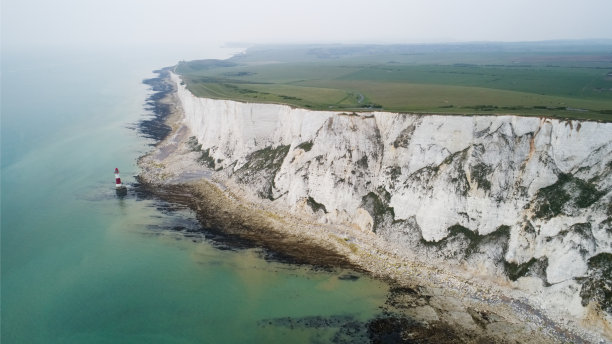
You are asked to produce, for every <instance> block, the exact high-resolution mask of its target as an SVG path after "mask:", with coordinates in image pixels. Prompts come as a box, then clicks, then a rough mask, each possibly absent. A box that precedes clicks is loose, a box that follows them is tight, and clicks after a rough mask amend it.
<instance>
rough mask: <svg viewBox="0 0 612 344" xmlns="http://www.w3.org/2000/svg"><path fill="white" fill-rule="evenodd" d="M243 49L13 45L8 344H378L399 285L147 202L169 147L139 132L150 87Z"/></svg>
mask: <svg viewBox="0 0 612 344" xmlns="http://www.w3.org/2000/svg"><path fill="white" fill-rule="evenodd" d="M233 53H235V51H229V49H224V48H217V47H213V48H199V50H193V51H190V52H189V54H187V53H185V54H180V52H177V51H168V49H164V48H163V47H152V48H148V49H142V50H139V49H136V48H133V49H132V48H126V49H116V50H115V51H113V50H100V51H80V50H78V49H74V50H69V51H64V50H61V49H56V50H53V49H49V50H48V51H35V50H30V51H25V50H24V51H19V52H10V51H8V52H7V51H2V61H1V62H2V70H1V78H2V85H1V160H0V161H1V189H0V190H1V213H0V216H1V232H0V233H1V236H0V239H1V304H0V305H1V309H0V311H1V312H0V316H1V332H0V333H1V342H2V343H3V344H10V343H329V342H334V343H345V342H346V343H348V342H351V343H353V342H368V341H369V337H368V321H370V320H371V319H374V318H376V317H377V316H379V315H380V314H381V311H382V307H383V305H384V303H385V301H386V298H387V295H388V292H389V286H388V285H387V284H385V283H383V282H381V281H378V280H375V279H372V278H370V277H368V276H366V275H363V274H360V273H358V272H354V271H346V270H338V269H322V268H319V267H313V266H308V265H296V264H292V263H291V262H285V261H283V260H282V259H271V258H270V257H274V255H273V254H270V252H266V251H265V250H264V249H262V248H257V247H249V248H244V247H233V246H232V245H231V244H227V243H225V244H220V243H218V242H216V241H215V239H214V237H211V236H209V235H206V233H205V232H202V229H201V228H200V225H199V224H198V222H197V221H196V219H195V216H194V214H193V213H192V212H191V211H190V210H189V209H186V208H184V207H180V206H174V205H171V204H166V203H164V202H163V201H161V200H158V199H155V198H154V197H151V196H148V195H146V194H142V193H140V192H139V187H138V183H137V181H136V178H135V176H136V175H138V173H139V170H138V167H137V164H136V161H137V159H138V157H140V156H142V155H144V154H146V152H147V151H149V150H150V149H151V145H152V144H154V142H153V141H152V140H151V139H148V138H145V137H144V136H143V135H142V134H141V133H140V132H139V131H138V123H139V122H140V121H142V120H144V119H147V118H150V117H151V116H152V112H151V109H150V106H148V105H147V98H148V97H149V96H150V95H151V93H152V91H151V89H150V88H149V86H147V85H146V84H143V82H142V81H143V79H147V78H152V77H154V76H155V75H154V73H153V71H154V70H155V69H158V68H161V67H165V66H170V65H173V64H176V63H177V62H178V61H179V60H181V59H195V58H211V57H212V58H215V57H216V58H219V57H228V56H230V55H231V54H233ZM115 168H119V170H120V172H121V177H122V180H123V182H124V183H125V184H126V185H127V186H128V193H127V195H125V196H121V195H118V194H117V193H116V191H115V179H114V175H113V172H114V169H115ZM186 232H189V233H190V235H185V233H186ZM347 276H348V278H347Z"/></svg>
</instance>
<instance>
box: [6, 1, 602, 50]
mask: <svg viewBox="0 0 612 344" xmlns="http://www.w3.org/2000/svg"><path fill="white" fill-rule="evenodd" d="M611 13H612V1H610V0H582V1H576V0H538V1H533V0H496V1H491V0H462V1H458V0H406V1H397V0H395V1H394V0H377V1H371V0H352V1H344V0H342V1H339V0H310V1H287V0H259V1H257V0H229V1H216V0H215V1H211V0H130V1H125V0H104V1H102V0H96V1H91V0H54V1H47V0H3V1H2V45H3V49H17V48H19V49H28V48H30V49H33V48H37V47H40V48H50V47H53V48H77V49H78V48H88V47H92V48H93V47H97V48H100V47H102V48H104V47H114V48H133V47H139V46H143V47H144V46H151V45H157V44H163V45H165V46H167V47H185V46H198V45H208V46H210V45H211V44H219V45H220V44H222V43H227V42H233V43H314V42H317V43H430V42H458V41H539V40H558V39H601V38H604V39H610V38H612V20H610V14H611Z"/></svg>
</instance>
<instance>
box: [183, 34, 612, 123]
mask: <svg viewBox="0 0 612 344" xmlns="http://www.w3.org/2000/svg"><path fill="white" fill-rule="evenodd" d="M175 71H176V72H177V73H178V74H180V75H181V76H182V78H183V80H184V82H185V83H186V85H187V87H188V88H189V89H190V90H191V91H192V92H193V93H194V94H195V95H197V96H201V97H210V98H218V99H233V100H238V101H246V102H262V103H281V104H288V105H291V106H296V107H303V108H311V109H317V110H323V109H324V110H329V109H337V110H341V111H373V110H384V111H393V112H414V113H446V114H517V115H532V116H550V117H559V118H572V119H591V120H601V121H611V120H612V43H610V42H607V43H605V42H604V43H601V42H597V43H593V42H591V43H588V44H587V43H585V42H573V43H563V44H561V43H550V42H545V43H523V44H511V43H503V44H502V43H500V44H455V45H450V44H449V45H399V46H374V45H358V46H329V45H323V46H256V47H253V48H250V49H249V50H247V51H246V53H244V54H240V55H237V56H234V57H232V58H231V59H228V60H222V61H221V60H197V61H189V62H185V61H183V62H180V63H179V64H178V65H177V66H176V68H175Z"/></svg>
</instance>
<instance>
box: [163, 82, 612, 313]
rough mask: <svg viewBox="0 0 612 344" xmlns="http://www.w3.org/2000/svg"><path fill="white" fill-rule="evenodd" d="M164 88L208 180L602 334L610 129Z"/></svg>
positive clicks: (611, 196) (611, 215) (611, 205)
mask: <svg viewBox="0 0 612 344" xmlns="http://www.w3.org/2000/svg"><path fill="white" fill-rule="evenodd" d="M172 78H173V80H174V81H175V82H176V84H177V93H178V97H179V99H180V101H181V105H182V107H183V111H184V115H185V123H186V125H187V126H188V127H189V128H190V129H191V131H192V133H193V135H195V136H196V138H197V140H198V142H199V143H200V144H201V145H202V148H201V149H202V151H205V152H206V155H207V156H208V161H209V166H210V167H212V168H213V169H215V170H218V171H219V172H217V173H219V174H224V175H226V176H228V177H230V178H233V179H234V180H236V181H237V182H239V183H243V184H244V185H245V188H250V190H252V192H253V193H254V194H257V195H259V197H261V198H266V199H269V200H271V201H272V203H273V204H275V205H277V206H278V207H281V208H283V209H286V210H289V211H292V212H295V213H296V214H300V213H303V212H309V213H310V214H314V215H315V216H317V217H318V220H319V221H321V222H325V223H339V224H347V225H350V226H353V227H357V228H359V229H360V230H364V231H375V232H376V234H377V235H379V236H381V237H383V238H385V239H387V240H389V241H390V242H393V243H395V244H397V247H398V248H399V249H401V250H405V251H406V252H409V253H410V254H411V255H412V256H413V257H414V258H415V259H421V260H423V261H428V262H430V263H441V264H451V265H453V266H459V267H461V268H463V269H466V270H470V271H471V272H473V273H475V274H479V275H481V276H485V275H486V276H491V278H495V279H499V280H506V279H507V280H508V282H507V283H510V284H511V285H512V286H514V287H516V288H522V289H524V290H526V291H529V292H532V293H534V295H536V294H537V295H541V296H540V297H541V298H542V301H541V302H542V304H544V305H545V306H550V307H555V308H558V309H561V310H564V311H565V312H567V313H569V314H572V315H573V316H576V317H578V318H584V317H585V312H586V311H585V309H586V308H585V306H586V305H587V304H588V303H590V302H592V301H596V302H597V303H599V307H600V308H601V309H603V312H604V314H605V313H607V315H606V316H605V317H607V318H608V321H609V320H610V313H611V312H612V305H611V303H610V302H611V301H610V290H609V289H608V290H606V288H610V287H611V285H610V279H611V278H612V277H611V276H610V269H611V264H612V262H611V258H610V257H612V254H611V253H612V228H611V222H612V220H611V219H612V174H611V173H612V123H598V122H591V121H565V120H557V119H548V118H535V117H517V116H442V115H410V114H399V113H388V112H372V113H359V114H346V113H338V112H337V111H311V110H306V109H297V108H292V107H290V106H285V105H276V104H252V103H241V102H236V101H229V100H214V99H205V98H198V97H195V96H193V95H192V94H191V93H190V92H189V91H188V90H187V89H186V88H185V86H184V85H182V83H181V82H180V78H179V77H178V76H176V75H174V74H172Z"/></svg>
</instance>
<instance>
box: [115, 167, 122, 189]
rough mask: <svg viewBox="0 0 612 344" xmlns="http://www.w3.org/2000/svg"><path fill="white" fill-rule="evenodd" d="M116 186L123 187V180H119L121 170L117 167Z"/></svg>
mask: <svg viewBox="0 0 612 344" xmlns="http://www.w3.org/2000/svg"><path fill="white" fill-rule="evenodd" d="M115 185H116V186H117V187H120V186H123V185H122V184H121V178H119V169H118V168H116V167H115Z"/></svg>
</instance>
